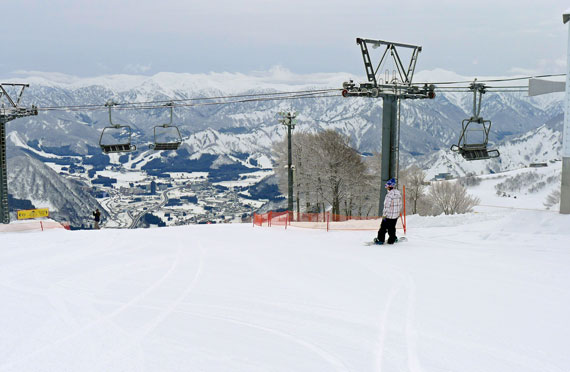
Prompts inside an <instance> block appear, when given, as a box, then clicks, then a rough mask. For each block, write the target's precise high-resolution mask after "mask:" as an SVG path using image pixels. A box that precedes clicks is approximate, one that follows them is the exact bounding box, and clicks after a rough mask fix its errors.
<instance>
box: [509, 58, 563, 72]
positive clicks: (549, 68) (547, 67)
mask: <svg viewBox="0 0 570 372" xmlns="http://www.w3.org/2000/svg"><path fill="white" fill-rule="evenodd" d="M566 63H567V62H566V58H564V57H560V58H552V59H548V58H542V59H539V60H538V61H537V62H536V65H535V66H534V67H513V68H511V69H510V70H509V73H512V74H517V75H519V74H522V75H544V74H563V73H565V72H566V71H567V65H566Z"/></svg>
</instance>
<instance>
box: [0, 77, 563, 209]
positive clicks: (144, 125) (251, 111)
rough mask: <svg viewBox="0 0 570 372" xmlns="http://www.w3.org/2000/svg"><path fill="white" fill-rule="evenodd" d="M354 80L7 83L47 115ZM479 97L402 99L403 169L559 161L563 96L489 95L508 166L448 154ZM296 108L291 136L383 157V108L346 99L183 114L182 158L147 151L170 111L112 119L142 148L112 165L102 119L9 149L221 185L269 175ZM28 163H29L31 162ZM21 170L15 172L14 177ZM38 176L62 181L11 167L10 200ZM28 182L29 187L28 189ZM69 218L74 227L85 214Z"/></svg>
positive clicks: (87, 118)
mask: <svg viewBox="0 0 570 372" xmlns="http://www.w3.org/2000/svg"><path fill="white" fill-rule="evenodd" d="M348 79H354V80H355V81H361V80H362V78H359V77H355V76H351V75H350V74H343V73H338V74H313V75H297V74H293V73H291V72H289V71H286V70H283V69H279V68H276V69H273V70H271V71H269V72H263V73H255V74H250V75H244V74H230V73H222V74H216V73H211V74H202V75H192V74H175V73H160V74H157V75H154V76H130V75H113V76H103V77H97V78H90V79H82V78H75V77H70V76H67V75H63V74H34V75H30V76H26V77H22V78H21V79H13V80H12V81H18V82H26V83H29V84H30V88H29V89H27V90H26V92H25V94H24V97H23V105H31V104H34V105H37V106H38V107H40V109H41V108H46V107H53V106H73V105H89V104H92V105H101V104H103V103H105V102H106V101H108V100H109V99H112V100H114V101H115V102H149V101H168V100H173V99H189V98H196V97H219V96H227V95H238V94H239V95H242V94H258V93H268V92H284V91H290V92H292V91H300V90H309V89H310V90H313V89H328V88H340V87H341V86H342V82H343V81H346V80H348ZM470 79H471V78H470V77H462V76H457V75H455V74H453V73H450V72H446V71H441V70H436V71H425V72H420V73H419V74H417V75H416V81H427V82H434V81H448V80H456V81H457V80H461V81H465V80H470ZM472 99H473V97H472V95H471V94H466V93H438V94H437V97H436V98H435V99H433V100H408V101H402V103H401V110H400V123H401V133H400V138H401V143H400V151H401V155H400V161H401V164H402V166H407V165H409V164H412V163H416V164H420V165H421V166H422V167H423V168H424V169H426V170H427V171H428V178H431V177H433V176H435V175H436V174H438V173H451V174H452V175H457V176H461V175H464V174H467V173H476V174H485V173H490V172H499V171H503V170H508V169H514V168H520V167H522V166H527V165H528V164H529V163H531V162H554V161H556V160H557V159H559V156H558V154H559V147H560V132H561V126H562V119H563V114H562V113H563V108H562V96H561V94H553V95H546V96H541V97H537V98H529V97H526V96H525V94H522V93H487V94H485V96H484V98H483V108H482V111H481V115H482V116H483V117H484V118H485V119H490V120H492V122H493V125H492V128H491V137H490V140H491V142H492V143H494V144H492V145H491V146H494V147H496V148H498V149H499V151H500V152H501V157H500V158H499V159H495V160H489V161H479V162H466V161H465V160H463V159H462V158H461V157H460V156H458V155H457V154H455V153H452V152H450V151H449V147H450V145H452V144H454V143H457V140H458V137H459V134H460V133H459V132H460V129H461V121H462V120H463V119H465V118H469V117H470V116H471V114H472V113H471V110H472ZM289 110H293V111H297V112H298V124H297V127H296V128H295V131H319V130H322V129H335V130H337V131H339V132H341V133H343V134H345V135H347V136H349V137H350V138H351V141H352V143H353V145H354V146H355V147H356V148H357V149H358V150H359V151H361V152H363V153H371V152H377V151H380V143H381V117H382V100H381V99H367V98H355V97H353V98H342V97H341V96H340V93H339V97H327V98H311V99H298V100H276V101H255V102H247V103H230V104H225V105H219V106H200V107H183V108H176V109H175V110H174V124H175V125H177V126H178V127H179V128H180V131H181V132H182V135H183V138H184V140H183V144H182V146H181V148H180V150H179V151H178V152H154V151H152V150H149V149H148V146H147V145H148V144H149V143H151V141H152V140H153V128H154V127H155V126H157V125H159V124H163V123H167V122H168V121H169V111H168V109H167V108H163V109H162V108H161V109H144V110H140V109H139V110H120V111H119V110H115V111H113V122H119V123H126V124H128V125H130V126H131V127H132V128H133V143H135V144H137V151H135V152H134V153H131V154H127V155H111V156H106V155H102V154H101V152H100V150H99V148H98V141H99V136H100V134H101V131H102V129H103V128H104V127H105V126H108V125H109V117H108V115H109V114H108V112H107V111H105V110H95V111H93V110H84V111H60V110H56V111H42V110H40V114H39V115H38V116H33V117H27V118H23V119H18V120H16V121H13V122H10V123H8V125H7V132H8V144H9V146H8V152H9V155H10V156H12V157H14V156H15V154H14V153H13V152H15V151H18V149H21V150H22V149H23V150H24V151H25V152H26V154H27V155H29V156H27V157H23V158H21V157H19V159H20V160H19V162H20V166H21V168H22V169H24V168H25V167H26V166H32V167H33V168H34V169H36V170H37V169H39V168H40V167H39V164H41V163H36V162H32V161H31V160H30V159H32V158H36V159H39V160H43V161H45V160H46V158H47V159H49V158H57V162H59V163H61V164H72V163H73V164H79V165H85V164H89V167H86V169H90V170H91V171H96V170H102V169H103V168H104V167H105V166H107V165H109V164H110V165H113V164H114V165H121V164H122V166H123V167H128V168H129V169H140V170H144V171H147V172H152V173H154V174H160V173H161V172H168V171H177V172H189V171H207V170H208V167H210V168H212V169H216V171H217V173H216V174H217V177H218V179H220V175H221V173H223V172H224V168H222V169H218V168H215V167H216V164H219V163H220V162H222V163H223V164H224V165H225V166H226V168H225V169H232V171H233V173H232V176H234V175H235V174H238V173H239V171H240V169H241V170H244V169H247V168H250V167H258V168H269V167H271V157H272V151H271V148H272V145H273V144H274V143H275V142H276V141H280V140H282V139H283V138H284V136H285V133H286V132H285V129H284V127H283V126H281V125H280V124H278V121H277V119H278V117H277V116H278V115H277V114H278V112H280V111H289ZM11 152H12V154H10V153H11ZM204 154H207V155H208V157H207V161H203V159H202V155H204ZM201 159H202V160H201ZM216 159H218V160H216ZM26 162H29V163H30V164H28V165H25V164H24V163H26ZM232 167H233V168H232ZM14 172H18V173H17V175H15V173H14ZM32 174H43V175H45V176H46V177H45V178H44V180H43V182H36V183H39V184H45V185H49V183H50V178H51V177H55V178H58V179H62V176H61V175H58V174H57V173H55V172H54V173H49V174H48V173H46V172H43V171H42V172H39V171H36V172H28V173H23V172H22V171H19V170H18V169H17V168H15V167H14V166H12V165H11V166H10V167H9V175H10V176H9V177H10V179H11V180H12V182H11V186H10V192H11V193H13V195H14V197H18V196H21V197H24V196H25V195H27V196H28V197H26V198H25V199H33V198H31V197H30V196H29V195H30V190H31V189H24V188H21V186H20V185H19V184H18V183H17V182H13V180H14V179H15V178H16V177H18V178H24V179H25V178H26V177H28V178H31V177H32V176H31V175H32ZM56 176H57V177H56ZM222 177H223V175H222ZM36 181H37V178H36ZM26 182H31V180H27V181H26ZM62 182H63V181H62ZM26 184H27V185H29V186H30V187H32V184H33V182H32V183H26ZM49 190H53V192H54V193H58V192H59V193H60V194H61V192H60V190H61V189H60V188H59V189H58V188H50V187H48V186H45V187H44V190H43V191H40V190H36V191H34V192H37V195H42V194H43V195H48V194H50V191H49ZM56 190H57V191H56ZM34 195H36V194H34ZM73 195H75V194H74V192H72V193H70V194H69V196H70V200H77V201H78V203H79V202H81V201H82V199H83V198H82V197H78V198H75V196H73ZM34 197H35V196H34ZM64 197H67V196H64ZM58 198H59V196H54V197H53V201H52V200H51V199H50V203H52V205H53V206H54V208H55V209H58V210H62V208H63V206H62V205H63V204H65V203H63V202H61V203H60V202H58V201H56V200H57V199H58ZM85 200H89V202H88V203H83V204H82V205H81V206H80V205H74V207H73V209H74V210H75V211H77V210H79V211H82V210H86V209H90V208H92V207H93V206H95V205H96V204H95V203H96V202H94V200H90V199H85ZM70 203H73V201H70ZM56 204H57V206H56ZM74 213H77V212H74ZM81 213H82V212H81ZM70 218H77V219H78V220H79V219H84V218H85V216H71V217H70Z"/></svg>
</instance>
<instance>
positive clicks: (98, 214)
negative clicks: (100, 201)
mask: <svg viewBox="0 0 570 372" xmlns="http://www.w3.org/2000/svg"><path fill="white" fill-rule="evenodd" d="M93 220H94V221H95V222H94V224H93V228H94V229H95V230H99V229H100V227H99V221H100V220H101V212H99V208H97V209H95V212H93Z"/></svg>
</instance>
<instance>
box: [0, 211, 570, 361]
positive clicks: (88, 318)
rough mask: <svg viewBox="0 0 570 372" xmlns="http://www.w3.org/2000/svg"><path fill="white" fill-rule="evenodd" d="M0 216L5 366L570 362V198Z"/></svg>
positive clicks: (1, 357) (0, 336)
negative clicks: (385, 228)
mask: <svg viewBox="0 0 570 372" xmlns="http://www.w3.org/2000/svg"><path fill="white" fill-rule="evenodd" d="M408 226H409V231H408V234H407V236H408V239H409V241H408V242H406V243H401V244H396V245H394V246H364V244H363V243H364V242H365V241H368V240H371V239H372V237H373V236H374V232H370V231H368V232H366V231H334V232H329V233H327V232H326V231H322V230H307V229H300V228H293V227H292V228H289V229H287V230H285V229H284V228H283V227H282V226H281V227H279V228H278V227H273V228H267V227H252V226H251V225H249V224H232V225H194V226H182V227H170V228H156V229H138V230H114V229H107V230H100V231H66V230H58V231H47V232H30V233H2V234H0V240H1V243H2V244H1V245H0V303H1V304H2V305H1V306H0V330H1V332H0V371H248V372H250V371H287V372H290V371H311V372H314V371H412V372H417V371H461V372H468V371H486V372H488V371H498V372H508V371H513V372H524V371H541V372H544V371H568V370H569V368H570V353H569V352H568V350H569V345H570V321H568V314H569V309H570V270H569V267H570V229H568V226H570V216H563V215H560V214H558V213H555V212H549V211H528V210H514V209H505V208H484V207H479V208H478V209H477V213H472V214H467V215H453V216H438V217H418V216H411V217H409V218H408Z"/></svg>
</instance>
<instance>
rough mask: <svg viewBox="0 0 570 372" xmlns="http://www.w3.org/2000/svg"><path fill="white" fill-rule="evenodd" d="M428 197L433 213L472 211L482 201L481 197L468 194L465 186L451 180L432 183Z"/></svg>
mask: <svg viewBox="0 0 570 372" xmlns="http://www.w3.org/2000/svg"><path fill="white" fill-rule="evenodd" d="M428 199H429V202H430V203H431V205H432V210H431V213H430V214H432V215H439V214H441V213H444V214H456V213H457V214H462V213H467V212H471V211H472V210H473V207H474V206H476V205H477V204H479V202H480V200H479V198H476V197H473V196H470V195H468V194H467V190H466V189H465V187H464V186H462V185H461V184H459V183H458V182H451V181H439V182H434V183H432V185H431V188H430V190H429V194H428Z"/></svg>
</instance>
